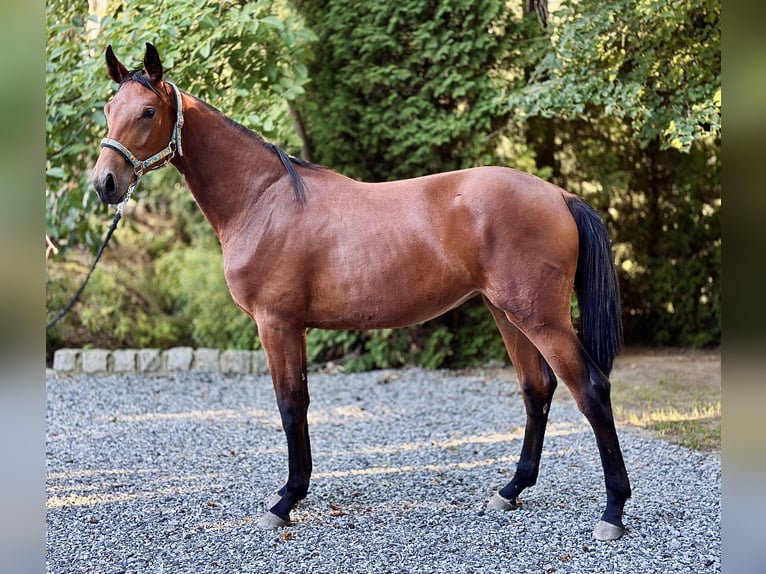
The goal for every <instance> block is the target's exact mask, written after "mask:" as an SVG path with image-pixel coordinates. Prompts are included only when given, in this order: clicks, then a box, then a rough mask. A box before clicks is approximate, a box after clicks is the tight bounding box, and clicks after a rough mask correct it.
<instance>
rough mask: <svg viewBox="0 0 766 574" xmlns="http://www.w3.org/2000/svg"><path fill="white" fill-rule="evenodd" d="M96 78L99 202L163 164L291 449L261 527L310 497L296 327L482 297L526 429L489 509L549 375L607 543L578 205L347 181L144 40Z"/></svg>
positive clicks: (608, 276) (478, 185)
mask: <svg viewBox="0 0 766 574" xmlns="http://www.w3.org/2000/svg"><path fill="white" fill-rule="evenodd" d="M106 66H107V69H108V73H109V77H110V78H111V79H112V80H113V81H114V82H116V83H117V84H119V88H118V90H117V92H116V94H115V95H114V97H113V98H112V99H111V101H109V102H108V103H107V104H106V106H105V108H104V113H105V115H106V119H107V122H108V133H107V137H106V138H104V140H103V141H102V143H101V146H102V150H101V153H100V155H99V157H98V160H97V162H96V164H95V167H94V171H93V185H94V188H95V190H96V192H97V193H98V195H99V197H100V199H101V201H102V202H104V203H108V204H117V203H120V202H122V201H123V200H124V199H125V198H126V196H128V195H129V192H131V191H132V189H134V188H135V186H136V185H137V184H138V180H139V179H140V177H141V176H142V175H143V174H144V173H145V172H148V171H150V170H152V169H156V168H158V167H162V166H164V165H167V164H168V163H171V164H172V165H173V166H175V168H176V169H177V170H178V171H179V172H180V173H181V174H182V175H183V177H184V180H185V183H186V185H187V186H188V187H189V189H190V191H191V193H192V195H193V196H194V198H195V200H196V202H197V204H198V205H199V207H200V209H201V210H202V212H203V213H204V215H205V217H206V218H207V220H208V221H209V222H210V225H211V226H212V227H213V229H214V230H215V233H216V235H217V237H218V239H219V241H220V244H221V249H222V251H223V261H224V274H225V277H226V281H227V283H228V287H229V290H230V292H231V296H232V298H233V299H234V301H235V303H236V304H237V305H238V306H239V307H240V308H241V309H242V310H243V311H244V312H245V313H247V314H248V315H249V316H250V317H251V318H252V319H253V321H255V323H256V324H257V326H258V333H259V335H260V339H261V343H262V345H263V348H264V350H265V352H266V356H267V359H268V365H269V370H270V373H271V378H272V381H273V384H274V389H275V394H276V402H277V406H278V408H279V413H280V416H281V420H282V426H283V428H284V432H285V435H286V437H287V448H288V478H287V482H286V483H285V484H284V486H282V487H281V488H280V489H279V490H278V491H277V493H276V494H275V495H274V496H272V497H271V498H270V499H269V501H268V503H267V504H268V511H267V512H266V513H265V514H264V515H263V516H261V517H260V518H259V521H258V525H259V526H260V527H263V528H275V527H280V526H284V525H287V524H288V523H289V521H290V511H291V509H292V508H293V507H294V506H295V504H296V503H297V502H298V501H299V500H301V499H303V498H304V497H305V496H306V494H307V492H308V488H309V479H310V476H311V468H312V459H311V448H310V444H309V431H308V425H307V421H306V415H307V411H308V407H309V393H308V385H307V374H306V329H307V328H321V329H377V328H394V327H402V326H406V325H412V324H416V323H421V322H423V321H426V320H428V319H431V318H434V317H436V316H438V315H440V314H442V313H444V312H445V311H448V310H449V309H452V308H454V307H456V306H457V305H460V304H461V303H462V302H464V301H466V300H467V299H469V298H471V297H473V296H476V295H481V297H483V299H484V302H485V303H486V305H487V307H488V308H489V310H490V312H491V313H492V316H493V317H494V319H495V322H496V323H497V327H498V329H499V330H500V334H501V336H502V338H503V341H504V343H505V346H506V348H507V351H508V355H509V357H510V359H511V362H512V364H513V366H514V368H515V369H516V372H517V374H518V379H519V386H520V389H521V393H522V396H523V400H524V405H525V409H526V414H527V420H526V429H525V434H524V441H523V444H522V449H521V456H520V459H519V462H518V466H517V469H516V473H515V475H514V476H513V479H512V480H511V481H510V482H509V483H508V484H507V485H506V486H505V487H504V488H502V489H501V490H500V491H499V492H497V493H495V494H494V495H493V496H492V497H491V499H490V500H489V503H488V506H489V507H490V508H492V509H498V510H510V509H513V508H516V507H517V506H518V504H519V502H518V496H519V494H520V493H521V492H522V491H523V490H524V489H525V488H527V487H530V486H532V485H533V484H535V482H536V480H537V476H538V470H539V465H540V457H541V452H542V447H543V437H544V434H545V427H546V424H547V420H548V410H549V408H550V405H551V399H552V397H553V392H554V390H555V388H556V385H557V377H560V378H561V379H562V380H563V381H564V383H565V384H566V386H567V387H568V388H569V390H570V391H571V393H572V395H573V396H574V399H575V400H576V402H577V405H578V407H579V408H580V410H581V411H582V413H584V415H585V417H586V418H587V420H588V421H589V423H590V425H591V426H592V428H593V431H594V434H595V437H596V443H597V445H598V449H599V453H600V456H601V462H602V466H603V471H604V482H605V485H606V495H607V501H606V509H605V510H604V513H603V515H602V516H601V519H600V520H599V521H598V522H597V525H596V527H595V529H594V531H593V534H594V536H595V537H596V538H597V539H599V540H611V539H616V538H619V537H620V536H622V534H623V533H624V525H623V522H622V514H623V507H624V504H625V502H626V500H627V499H628V498H629V497H630V493H631V491H630V483H629V480H628V475H627V472H626V469H625V463H624V461H623V456H622V452H621V450H620V445H619V442H618V438H617V433H616V430H615V424H614V419H613V415H612V407H611V400H610V383H609V379H608V378H607V375H608V374H609V372H610V370H611V367H612V362H613V360H614V357H615V356H616V354H617V353H618V351H619V348H620V344H621V337H622V323H621V318H620V297H619V288H618V283H617V275H616V271H615V267H614V263H613V261H612V255H611V247H610V242H609V238H608V235H607V231H606V228H605V226H604V224H603V222H602V221H601V219H600V218H599V216H598V214H597V213H596V212H595V211H594V210H593V209H592V208H591V207H589V206H588V205H587V204H586V203H585V202H584V201H583V200H581V199H579V198H578V197H576V196H574V195H572V194H570V193H568V192H566V191H565V190H563V189H561V188H560V187H557V186H555V185H553V184H550V183H547V182H545V181H543V180H542V179H539V178H537V177H535V176H532V175H529V174H525V173H522V172H519V171H516V170H513V169H509V168H505V167H477V168H472V169H466V170H461V171H454V172H449V173H441V174H435V175H430V176H425V177H418V178H414V179H407V180H403V181H391V182H386V183H364V182H360V181H356V180H353V179H350V178H348V177H345V176H343V175H341V174H339V173H337V172H335V171H332V170H330V169H327V168H323V167H320V166H316V165H313V164H310V163H308V162H305V161H302V160H299V159H297V158H294V157H291V156H288V155H286V154H285V153H284V152H283V151H282V150H280V149H279V148H278V147H276V146H275V145H273V144H269V143H267V142H266V141H265V140H264V139H263V138H261V137H260V136H259V135H257V134H255V133H253V132H251V131H249V130H247V129H246V128H244V127H243V126H241V125H239V124H237V123H236V122H234V121H232V120H230V119H228V118H227V117H226V116H224V115H223V114H222V113H221V112H219V111H218V110H216V109H215V108H213V107H212V106H210V105H208V104H206V103H204V102H202V101H201V100H199V99H198V98H195V97H194V96H192V95H190V94H188V93H186V92H184V91H181V90H179V89H178V88H177V87H176V86H175V85H174V84H172V83H171V82H169V81H166V80H164V79H163V68H162V63H161V61H160V56H159V53H158V52H157V50H156V48H155V47H154V46H152V45H151V44H149V43H147V44H146V51H145V54H144V58H143V69H138V70H135V71H132V72H130V71H128V70H127V68H125V66H124V65H123V64H122V63H120V61H119V60H118V59H117V58H116V56H115V54H114V52H113V50H112V47H111V46H109V47H107V49H106ZM573 290H574V292H575V293H576V295H577V298H578V302H579V307H580V313H581V337H582V339H580V337H578V335H577V332H576V331H575V328H574V326H573V323H572V317H571V308H570V303H571V297H572V292H573ZM554 373H555V374H554Z"/></svg>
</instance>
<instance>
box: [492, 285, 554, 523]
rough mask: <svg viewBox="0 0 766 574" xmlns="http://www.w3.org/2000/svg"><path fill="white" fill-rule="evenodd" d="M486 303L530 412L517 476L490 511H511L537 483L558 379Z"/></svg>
mask: <svg viewBox="0 0 766 574" xmlns="http://www.w3.org/2000/svg"><path fill="white" fill-rule="evenodd" d="M485 303H486V304H487V307H489V310H490V312H491V313H492V316H493V317H494V319H495V323H497V327H498V329H499V330H500V334H501V335H502V337H503V342H504V343H505V347H506V349H507V351H508V355H509V356H510V358H511V362H512V363H513V366H514V368H515V369H516V374H517V375H518V379H519V387H520V388H521V393H522V396H523V397H524V406H525V408H526V411H527V424H526V428H525V430H524V443H523V445H522V447H521V456H520V458H519V462H518V465H517V467H516V474H515V475H514V476H513V479H512V480H511V481H510V482H509V483H508V484H507V485H506V486H505V487H504V488H502V489H501V490H500V492H498V493H496V494H495V495H494V496H493V497H492V498H491V499H490V501H489V507H490V508H494V509H497V510H510V509H513V508H516V507H517V506H518V505H519V501H518V496H519V494H520V493H521V491H522V490H524V489H525V488H529V487H530V486H533V485H534V484H535V483H536V482H537V475H538V472H539V469H540V457H541V455H542V450H543V438H544V436H545V427H546V425H547V423H548V412H549V410H550V406H551V399H552V398H553V392H554V391H555V390H556V377H555V375H554V374H553V371H552V370H551V368H550V367H549V366H548V363H546V362H545V359H543V357H542V355H540V352H539V351H538V350H537V349H536V348H535V346H534V345H532V343H531V342H530V341H529V339H528V338H527V337H526V336H525V335H524V334H523V333H522V332H521V331H519V330H518V329H517V328H516V327H515V326H514V325H513V324H511V322H510V321H508V318H507V317H506V316H505V313H504V312H503V311H501V310H500V309H498V308H497V307H495V306H494V305H492V304H491V303H490V302H489V301H487V300H486V299H485Z"/></svg>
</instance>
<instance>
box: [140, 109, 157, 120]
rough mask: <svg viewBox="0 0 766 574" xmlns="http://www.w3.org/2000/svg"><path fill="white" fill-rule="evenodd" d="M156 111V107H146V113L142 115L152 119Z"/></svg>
mask: <svg viewBox="0 0 766 574" xmlns="http://www.w3.org/2000/svg"><path fill="white" fill-rule="evenodd" d="M155 111H156V110H155V109H154V108H146V109H145V110H144V113H143V114H142V115H141V117H142V118H148V119H152V118H153V117H154V113H155Z"/></svg>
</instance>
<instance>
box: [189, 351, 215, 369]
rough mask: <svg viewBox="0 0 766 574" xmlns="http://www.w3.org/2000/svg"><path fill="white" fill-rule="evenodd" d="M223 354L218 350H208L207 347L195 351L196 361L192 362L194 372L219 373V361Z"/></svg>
mask: <svg viewBox="0 0 766 574" xmlns="http://www.w3.org/2000/svg"><path fill="white" fill-rule="evenodd" d="M220 355H221V352H220V351H219V350H218V349H208V348H205V347H202V348H199V349H197V350H196V351H194V360H193V361H192V367H191V368H192V370H194V371H215V372H218V370H219V365H218V360H219V357H220Z"/></svg>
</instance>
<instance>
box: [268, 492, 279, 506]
mask: <svg viewBox="0 0 766 574" xmlns="http://www.w3.org/2000/svg"><path fill="white" fill-rule="evenodd" d="M280 500H282V495H281V494H279V493H278V492H275V493H274V494H272V495H271V496H269V497H268V498H267V499H266V508H274V507H275V506H276V505H277V503H278V502H279V501H280Z"/></svg>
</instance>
